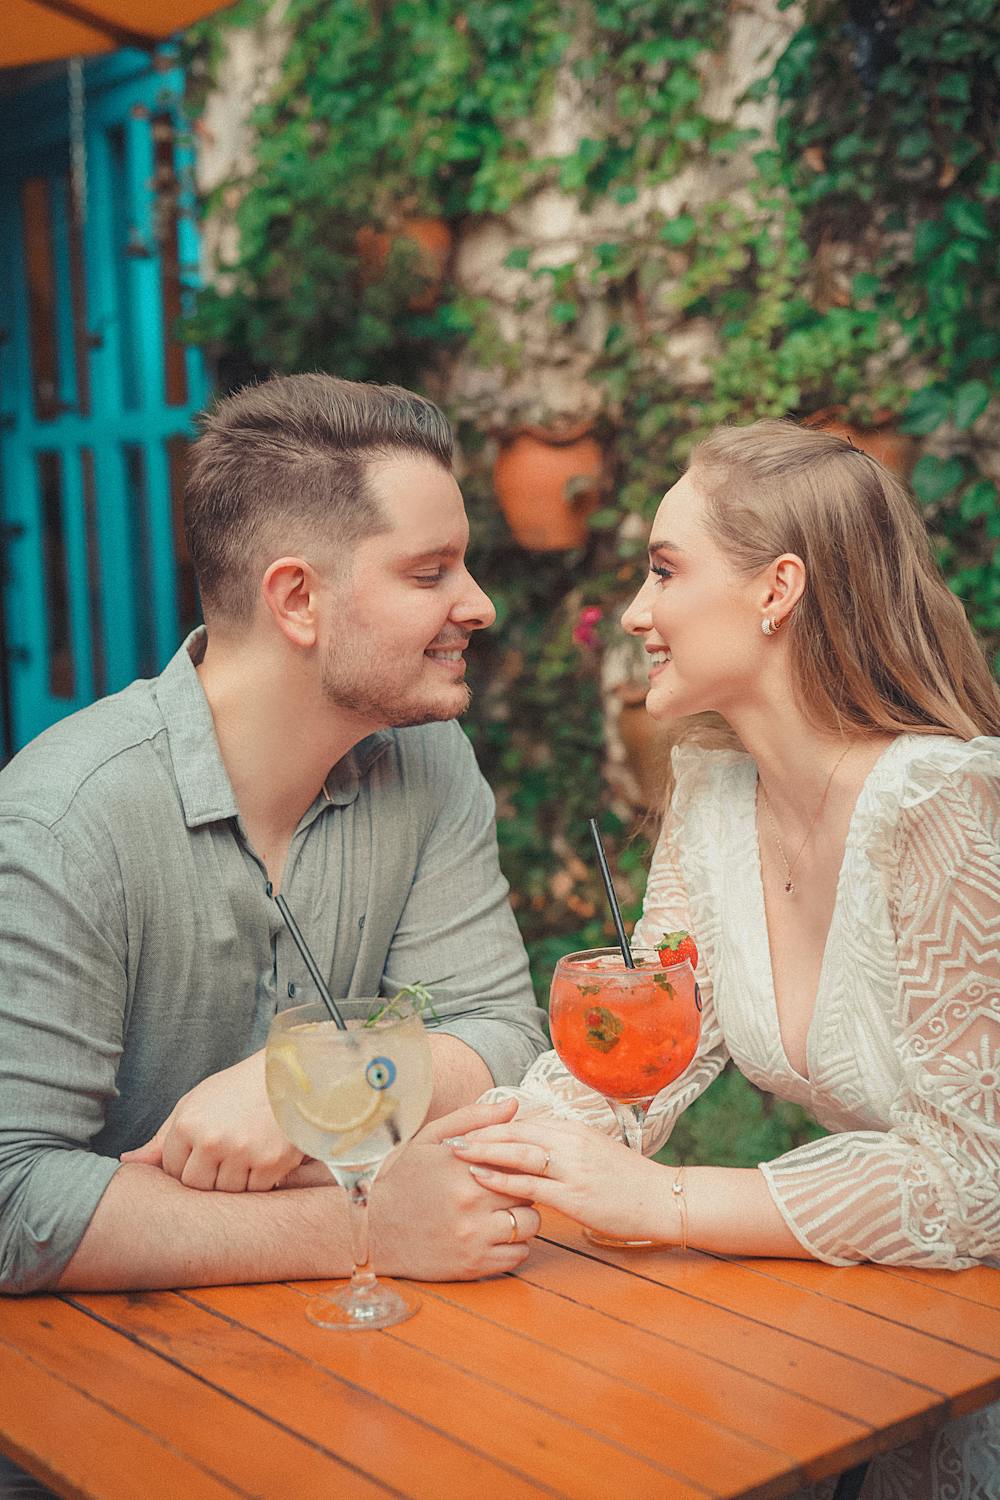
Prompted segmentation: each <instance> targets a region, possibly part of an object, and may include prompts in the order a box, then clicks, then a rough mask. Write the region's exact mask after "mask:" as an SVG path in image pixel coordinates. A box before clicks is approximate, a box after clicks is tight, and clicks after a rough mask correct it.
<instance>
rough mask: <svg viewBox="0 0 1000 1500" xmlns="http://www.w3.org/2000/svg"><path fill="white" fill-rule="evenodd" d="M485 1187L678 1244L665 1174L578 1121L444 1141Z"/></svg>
mask: <svg viewBox="0 0 1000 1500" xmlns="http://www.w3.org/2000/svg"><path fill="white" fill-rule="evenodd" d="M444 1144H445V1145H446V1146H450V1147H451V1149H452V1151H453V1152H454V1153H455V1155H456V1156H457V1157H458V1158H459V1159H460V1160H461V1161H465V1162H468V1164H469V1170H470V1172H471V1173H472V1175H473V1177H474V1178H475V1179H476V1181H477V1182H480V1183H482V1185H483V1187H487V1188H491V1189H492V1190H493V1191H494V1192H497V1193H509V1194H510V1195H511V1196H512V1197H516V1198H522V1199H530V1200H533V1201H534V1202H536V1203H542V1204H545V1205H546V1206H547V1207H549V1208H555V1209H558V1210H559V1212H560V1213H564V1214H567V1215H568V1216H569V1217H570V1218H571V1219H576V1220H577V1221H578V1222H579V1223H581V1224H586V1225H588V1226H589V1227H590V1228H591V1229H596V1230H599V1231H600V1232H601V1233H602V1234H612V1235H619V1236H621V1237H622V1238H624V1239H650V1240H656V1241H658V1242H659V1243H663V1244H672V1243H679V1240H680V1214H679V1212H678V1210H677V1208H676V1207H675V1205H674V1203H673V1202H672V1197H673V1195H672V1193H671V1188H670V1177H669V1173H668V1172H667V1171H665V1170H664V1168H663V1167H661V1166H659V1165H658V1164H657V1163H656V1162H652V1161H647V1160H646V1158H645V1157H644V1156H640V1155H639V1153H638V1152H637V1151H630V1150H629V1148H628V1147H627V1146H623V1145H621V1144H620V1143H619V1142H617V1141H612V1140H609V1139H608V1138H607V1136H604V1135H600V1134H599V1133H598V1132H597V1131H596V1130H591V1129H590V1128H589V1126H587V1125H580V1124H578V1123H577V1122H576V1121H575V1120H559V1121H553V1122H552V1123H548V1122H546V1121H544V1120H539V1119H534V1120H526V1121H524V1122H523V1123H522V1122H519V1121H517V1120H514V1121H512V1122H511V1123H510V1124H509V1125H491V1126H488V1127H486V1128H485V1129H480V1130H469V1131H467V1132H466V1133H465V1134H464V1135H461V1136H452V1137H450V1138H449V1139H448V1140H446V1141H445V1142H444Z"/></svg>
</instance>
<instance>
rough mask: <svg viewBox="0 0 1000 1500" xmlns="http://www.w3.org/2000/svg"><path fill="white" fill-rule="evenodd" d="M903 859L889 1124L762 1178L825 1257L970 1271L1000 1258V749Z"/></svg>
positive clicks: (909, 843) (816, 1149) (900, 840)
mask: <svg viewBox="0 0 1000 1500" xmlns="http://www.w3.org/2000/svg"><path fill="white" fill-rule="evenodd" d="M978 743H979V744H984V743H986V742H984V741H979V742H978ZM998 750H1000V745H998ZM894 853H895V856H896V860H895V872H894V878H893V880H892V891H891V902H890V907H891V913H892V921H893V927H894V929H895V936H896V953H895V955H894V957H895V961H896V967H897V970H898V1000H897V1014H896V1018H895V1020H896V1025H897V1045H898V1047H899V1052H900V1060H901V1064H902V1082H901V1086H900V1088H899V1091H898V1093H897V1096H896V1099H895V1101H894V1103H893V1106H892V1109H891V1115H890V1121H889V1127H890V1128H889V1129H888V1131H887V1132H885V1133H884V1134H883V1133H880V1132H873V1131H858V1132H846V1133H844V1134H841V1135H835V1136H829V1137H827V1138H826V1139H824V1140H821V1141H816V1142H813V1143H811V1144H810V1145H807V1146H802V1147H800V1148H799V1149H798V1150H796V1151H792V1152H790V1153H789V1154H788V1155H787V1156H784V1157H781V1158H780V1159H779V1160H778V1161H775V1162H771V1163H769V1164H767V1165H764V1166H762V1167H761V1171H763V1172H764V1174H765V1176H766V1178H767V1181H768V1185H769V1187H770V1190H771V1193H772V1195H773V1197H774V1199H775V1202H776V1203H777V1206H778V1208H779V1209H780V1211H781V1213H782V1214H783V1215H784V1217H785V1219H786V1220H787V1222H788V1224H789V1227H790V1228H791V1229H792V1231H793V1232H794V1234H795V1235H796V1236H797V1238H798V1239H799V1240H800V1241H801V1242H802V1244H803V1245H804V1246H805V1247H806V1248H807V1249H808V1250H809V1251H810V1252H811V1253H812V1254H813V1255H815V1256H816V1257H817V1258H818V1259H820V1260H824V1261H827V1262H830V1263H831V1264H834V1265H847V1264H851V1263H853V1262H855V1261H859V1260H871V1261H878V1262H882V1263H883V1264H888V1265H911V1266H938V1267H950V1268H953V1269H958V1268H960V1267H963V1266H971V1265H974V1264H975V1263H976V1262H978V1261H982V1260H990V1259H994V1258H996V1257H997V1256H1000V1191H998V1185H1000V754H997V755H994V756H992V760H991V762H989V761H988V762H986V763H985V764H982V766H981V770H980V771H978V772H976V773H975V774H972V775H968V774H966V775H964V776H961V777H959V778H956V777H950V778H947V779H943V780H942V782H941V784H940V785H939V786H938V787H937V788H936V789H935V791H934V792H933V794H932V795H928V796H924V797H922V798H921V800H920V801H919V802H917V803H915V804H914V805H912V806H910V807H904V810H903V811H902V813H901V815H900V817H899V820H898V825H897V835H896V842H895V850H894Z"/></svg>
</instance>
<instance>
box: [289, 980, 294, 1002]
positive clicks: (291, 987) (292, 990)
mask: <svg viewBox="0 0 1000 1500" xmlns="http://www.w3.org/2000/svg"><path fill="white" fill-rule="evenodd" d="M288 996H289V999H294V998H295V982H294V980H292V979H290V980H289V981H288Z"/></svg>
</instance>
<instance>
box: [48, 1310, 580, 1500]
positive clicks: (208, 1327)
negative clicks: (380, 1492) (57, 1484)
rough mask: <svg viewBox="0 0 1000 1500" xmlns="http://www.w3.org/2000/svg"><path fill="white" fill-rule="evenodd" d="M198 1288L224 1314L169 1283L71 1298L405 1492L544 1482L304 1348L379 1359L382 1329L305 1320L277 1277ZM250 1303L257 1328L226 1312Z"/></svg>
mask: <svg viewBox="0 0 1000 1500" xmlns="http://www.w3.org/2000/svg"><path fill="white" fill-rule="evenodd" d="M198 1295H199V1297H201V1296H205V1297H214V1298H215V1299H217V1301H219V1302H221V1303H227V1305H228V1306H229V1308H230V1316H220V1315H219V1314H218V1313H217V1312H214V1311H212V1310H210V1309H209V1308H208V1307H207V1306H202V1305H201V1304H200V1302H199V1301H196V1300H194V1298H193V1296H191V1295H188V1294H178V1293H173V1292H147V1293H142V1294H139V1295H134V1294H133V1295H121V1296H119V1295H115V1294H112V1293H100V1294H94V1295H89V1296H86V1297H75V1298H74V1301H75V1302H78V1303H79V1305H81V1306H84V1307H87V1308H90V1309H92V1310H93V1311H94V1312H96V1313H97V1314H98V1315H99V1316H100V1317H102V1318H103V1319H105V1320H106V1321H107V1322H108V1323H109V1324H110V1325H111V1326H113V1327H116V1328H119V1329H121V1330H122V1331H123V1332H125V1333H127V1334H128V1335H129V1336H130V1337H131V1338H134V1339H136V1340H138V1342H139V1343H141V1344H142V1345H143V1347H145V1348H148V1349H152V1350H155V1351H157V1352H158V1353H160V1354H162V1355H163V1356H165V1357H166V1358H169V1359H170V1360H171V1362H172V1363H174V1364H175V1365H177V1366H178V1367H179V1368H180V1369H183V1370H187V1371H190V1372H191V1373H192V1374H195V1375H197V1376H199V1378H200V1379H202V1380H203V1381H205V1382H206V1383H208V1384H209V1385H211V1386H212V1387H214V1388H215V1389H216V1390H217V1391H223V1392H225V1393H226V1394H227V1395H229V1396H233V1397H235V1398H236V1399H237V1400H239V1401H243V1402H245V1403H246V1405H247V1406H248V1407H250V1408H252V1409H253V1410H254V1411H256V1412H258V1413H259V1414H260V1415H261V1417H262V1418H263V1419H264V1420H266V1421H267V1422H268V1423H274V1422H280V1423H281V1424H282V1426H284V1427H285V1428H286V1429H287V1430H289V1431H291V1432H293V1433H296V1434H298V1435H299V1436H300V1437H303V1438H305V1439H307V1440H308V1441H309V1442H312V1443H318V1444H320V1445H323V1446H327V1445H328V1446H329V1447H330V1448H331V1449H332V1450H334V1451H335V1452H336V1453H337V1455H338V1456H339V1457H340V1458H341V1459H342V1460H343V1462H344V1463H346V1464H349V1465H351V1466H352V1467H353V1468H354V1469H356V1470H358V1471H360V1472H362V1473H365V1474H367V1475H369V1476H370V1477H371V1478H372V1479H374V1480H376V1481H379V1482H381V1483H383V1484H386V1485H387V1486H389V1487H390V1488H391V1489H393V1490H395V1491H397V1493H400V1494H404V1495H406V1496H408V1497H410V1500H441V1496H442V1494H458V1495H461V1494H474V1495H476V1497H477V1500H507V1497H508V1496H509V1497H511V1500H538V1497H539V1495H540V1494H544V1493H546V1491H545V1488H544V1486H539V1485H538V1484H535V1483H532V1481H531V1480H530V1479H527V1478H524V1477H522V1476H521V1475H519V1474H517V1473H514V1472H511V1471H509V1470H506V1469H504V1468H503V1467H502V1466H500V1465H497V1464H495V1463H493V1462H491V1461H490V1460H489V1459H488V1458H486V1457H484V1456H483V1455H482V1454H481V1453H479V1452H478V1451H477V1450H476V1449H475V1447H468V1446H463V1445H462V1444H460V1443H456V1442H453V1441H452V1440H451V1439H450V1438H449V1437H448V1436H447V1435H445V1434H444V1433H442V1432H441V1431H439V1430H438V1428H437V1427H436V1425H435V1424H433V1423H426V1422H424V1421H422V1420H420V1419H419V1418H417V1417H415V1416H413V1415H411V1413H410V1412H409V1411H408V1410H407V1409H406V1403H405V1400H404V1402H403V1403H402V1404H401V1405H396V1406H393V1405H391V1404H389V1403H387V1402H385V1401H383V1400H382V1399H381V1398H379V1397H377V1396H373V1395H371V1394H369V1392H368V1390H367V1389H366V1388H365V1387H366V1384H370V1385H377V1381H371V1382H365V1381H364V1380H360V1381H359V1380H355V1381H353V1382H352V1381H348V1380H344V1379H340V1378H338V1377H337V1375H336V1373H334V1372H332V1371H331V1370H330V1369H329V1368H327V1366H326V1365H325V1364H324V1363H323V1362H322V1361H317V1360H315V1359H314V1358H313V1348H314V1347H315V1346H317V1345H318V1346H319V1348H320V1349H322V1345H323V1343H324V1341H326V1342H330V1343H332V1344H334V1345H339V1346H341V1347H343V1346H347V1345H350V1346H352V1348H353V1349H354V1363H355V1364H356V1365H357V1366H359V1367H360V1369H361V1371H362V1372H363V1369H364V1367H365V1366H366V1365H371V1366H373V1367H374V1366H377V1365H378V1363H379V1362H380V1360H381V1359H382V1357H383V1343H384V1336H383V1335H382V1334H377V1333H376V1334H372V1335H368V1334H364V1335H354V1334H336V1333H330V1332H328V1331H324V1330H322V1329H318V1328H313V1326H312V1324H310V1323H309V1322H308V1320H307V1319H306V1317H305V1312H304V1309H303V1303H302V1298H301V1297H300V1296H298V1295H297V1294H296V1293H295V1292H293V1291H291V1290H289V1289H288V1288H285V1287H282V1286H280V1285H273V1286H272V1285H266V1286H254V1287H239V1288H222V1289H214V1290H213V1291H212V1292H210V1293H209V1292H206V1293H199V1294H198ZM255 1303H256V1304H258V1305H259V1312H260V1315H259V1317H257V1318H256V1319H254V1318H251V1319H250V1320H249V1322H250V1323H252V1322H254V1321H256V1322H258V1323H259V1324H260V1326H261V1328H262V1329H263V1332H264V1336H263V1337H262V1336H261V1335H260V1334H258V1333H256V1332H254V1331H253V1329H252V1327H250V1326H243V1325H242V1324H241V1323H240V1322H239V1321H233V1320H232V1318H233V1317H234V1316H235V1317H236V1318H239V1317H240V1315H241V1312H245V1311H248V1310H252V1309H253V1307H254V1304H255ZM275 1304H277V1305H278V1307H280V1308H281V1309H283V1321H284V1323H285V1324H286V1325H289V1326H290V1333H289V1338H288V1340H287V1343H286V1344H283V1343H282V1341H281V1338H280V1333H279V1336H277V1337H274V1336H273V1335H274V1329H275V1323H274V1322H273V1321H272V1316H273V1313H272V1309H273V1308H274V1307H275ZM279 1321H280V1320H279ZM297 1335H301V1344H300V1343H299V1342H298V1338H297ZM424 1378H426V1372H424ZM178 1493H180V1492H178ZM549 1493H551V1492H549Z"/></svg>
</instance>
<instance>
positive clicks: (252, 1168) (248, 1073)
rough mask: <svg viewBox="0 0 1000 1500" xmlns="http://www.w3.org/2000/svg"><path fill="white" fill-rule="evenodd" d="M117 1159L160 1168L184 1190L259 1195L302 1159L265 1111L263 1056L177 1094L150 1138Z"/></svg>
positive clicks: (241, 1063) (273, 1119)
mask: <svg viewBox="0 0 1000 1500" xmlns="http://www.w3.org/2000/svg"><path fill="white" fill-rule="evenodd" d="M121 1159H122V1161H123V1162H142V1163H145V1164H146V1165H148V1166H153V1167H161V1168H162V1169H163V1171H164V1172H166V1173H167V1174H168V1175H169V1176H170V1177H176V1178H177V1179H178V1180H179V1181H180V1182H183V1184H184V1186H185V1187H191V1188H203V1189H205V1190H209V1189H214V1190H215V1191H216V1192H219V1193H243V1192H252V1193H263V1192H268V1191H269V1190H270V1189H271V1188H273V1187H274V1186H275V1185H276V1184H277V1183H278V1182H280V1181H281V1179H282V1178H283V1177H284V1176H285V1175H286V1173H289V1172H292V1171H294V1169H295V1168H296V1167H298V1166H299V1165H300V1163H301V1162H303V1161H305V1157H304V1156H303V1154H302V1152H301V1151H299V1150H298V1148H297V1147H296V1146H292V1145H289V1143H288V1141H287V1140H286V1139H285V1137H284V1136H283V1135H282V1133H281V1131H280V1130H279V1128H278V1123H277V1121H276V1120H275V1118H274V1115H273V1114H272V1113H271V1106H270V1104H269V1103H268V1099H267V1091H266V1089H265V1087H264V1053H263V1051H261V1052H255V1053H254V1055H253V1056H252V1057H248V1058H246V1059H245V1060H244V1061H243V1062H240V1063H237V1064H236V1065H235V1067H232V1068H226V1069H224V1070H223V1072H221V1073H213V1074H212V1075H211V1077H209V1078H206V1079H204V1080H203V1081H202V1082H201V1083H199V1084H197V1085H196V1086H195V1087H194V1088H193V1089H191V1091H190V1092H189V1093H187V1094H185V1095H184V1096H183V1098H181V1099H179V1100H178V1101H177V1103H176V1104H175V1105H174V1108H173V1109H172V1110H171V1112H170V1114H169V1115H168V1116H167V1118H166V1119H165V1120H164V1122H163V1124H162V1125H161V1126H160V1128H159V1130H158V1131H157V1132H156V1134H155V1135H154V1136H153V1138H152V1140H151V1141H147V1142H146V1144H145V1145H144V1146H139V1147H137V1148H136V1150H134V1151H123V1152H122V1157H121Z"/></svg>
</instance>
